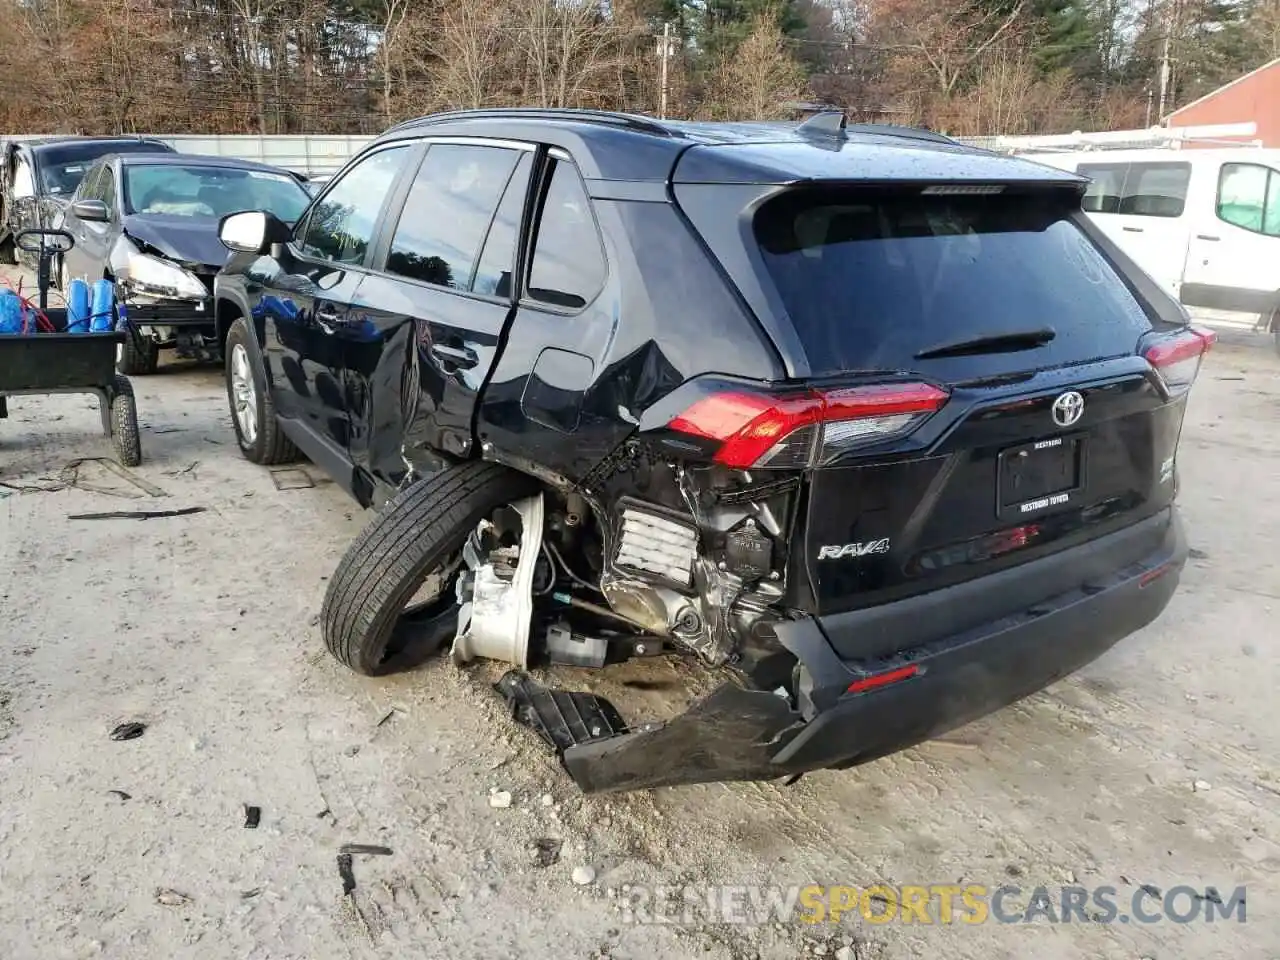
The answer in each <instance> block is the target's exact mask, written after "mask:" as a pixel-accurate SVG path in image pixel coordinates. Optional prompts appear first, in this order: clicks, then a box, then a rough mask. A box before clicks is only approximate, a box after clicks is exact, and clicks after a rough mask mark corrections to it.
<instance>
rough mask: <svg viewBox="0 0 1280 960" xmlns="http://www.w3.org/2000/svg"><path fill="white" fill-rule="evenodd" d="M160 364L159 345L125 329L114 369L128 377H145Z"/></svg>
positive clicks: (153, 371)
mask: <svg viewBox="0 0 1280 960" xmlns="http://www.w3.org/2000/svg"><path fill="white" fill-rule="evenodd" d="M158 366H160V347H159V345H158V344H157V343H156V342H155V341H154V340H152V339H150V338H147V339H144V338H142V337H139V336H136V335H135V334H134V332H133V331H132V330H128V331H125V337H124V343H123V344H122V345H121V347H120V355H119V356H118V357H117V358H116V370H117V371H119V372H120V373H123V374H124V375H125V376H129V377H145V376H147V375H149V374H152V373H155V372H156V368H157V367H158Z"/></svg>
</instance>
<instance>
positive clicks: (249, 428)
mask: <svg viewBox="0 0 1280 960" xmlns="http://www.w3.org/2000/svg"><path fill="white" fill-rule="evenodd" d="M231 396H232V404H233V406H234V413H235V418H236V424H237V425H238V426H239V427H240V435H241V436H242V437H244V439H245V442H246V443H254V442H255V441H256V440H257V439H258V395H257V391H256V390H255V389H254V386H253V371H252V369H251V368H250V367H249V352H248V351H247V350H245V348H244V346H243V345H242V344H239V343H237V344H236V345H235V346H234V347H232V348H231Z"/></svg>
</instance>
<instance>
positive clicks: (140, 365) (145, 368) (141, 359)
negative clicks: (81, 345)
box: [62, 287, 160, 377]
mask: <svg viewBox="0 0 1280 960" xmlns="http://www.w3.org/2000/svg"><path fill="white" fill-rule="evenodd" d="M62 289H63V291H65V290H66V287H63V288H62ZM158 366H160V347H159V346H158V345H157V344H156V342H155V341H154V340H151V339H146V340H144V339H142V338H141V337H138V336H135V335H134V333H133V331H132V330H127V331H125V337H124V343H122V344H120V345H119V346H118V347H116V370H118V371H119V372H120V373H123V374H125V375H126V376H130V377H139V376H143V377H145V376H147V375H148V374H152V373H155V372H156V368H157V367H158Z"/></svg>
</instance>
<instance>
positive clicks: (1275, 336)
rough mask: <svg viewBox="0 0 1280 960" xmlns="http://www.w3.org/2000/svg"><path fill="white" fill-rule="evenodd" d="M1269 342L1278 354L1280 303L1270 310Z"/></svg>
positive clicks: (1279, 348) (1279, 343) (1279, 352)
mask: <svg viewBox="0 0 1280 960" xmlns="http://www.w3.org/2000/svg"><path fill="white" fill-rule="evenodd" d="M1270 325H1271V342H1272V343H1273V344H1275V348H1276V353H1277V354H1280V303H1277V304H1276V305H1275V306H1274V307H1272V308H1271V324H1270Z"/></svg>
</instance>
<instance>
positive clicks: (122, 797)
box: [107, 790, 133, 802]
mask: <svg viewBox="0 0 1280 960" xmlns="http://www.w3.org/2000/svg"><path fill="white" fill-rule="evenodd" d="M107 793H109V794H112V795H113V796H116V797H119V798H120V800H121V802H123V801H125V800H132V799H133V794H130V793H125V792H124V791H123V790H108V791H107Z"/></svg>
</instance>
